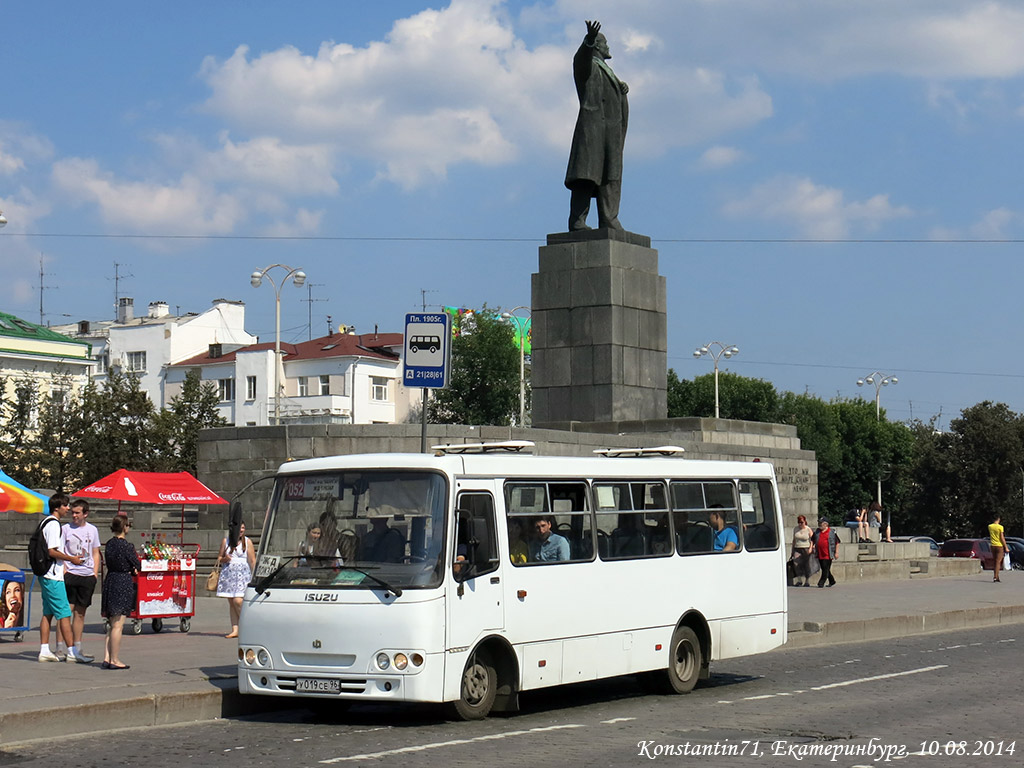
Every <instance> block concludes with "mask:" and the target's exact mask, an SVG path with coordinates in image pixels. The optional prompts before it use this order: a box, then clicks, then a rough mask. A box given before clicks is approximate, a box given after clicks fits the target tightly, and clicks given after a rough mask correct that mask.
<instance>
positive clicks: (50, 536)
mask: <svg viewBox="0 0 1024 768" xmlns="http://www.w3.org/2000/svg"><path fill="white" fill-rule="evenodd" d="M68 501H69V500H68V497H67V496H65V495H64V494H63V493H55V494H54V495H53V496H51V497H50V514H49V516H47V518H46V519H45V520H43V522H42V523H40V525H41V526H42V531H43V538H44V539H46V547H47V549H49V550H50V557H52V558H53V565H51V566H50V570H48V571H47V572H46V573H45V574H43V577H42V578H41V579H40V580H39V586H40V589H41V590H42V595H43V618H42V619H41V620H40V622H39V643H40V646H39V660H40V661H64V660H65V659H64V658H61V657H60V656H58V655H57V654H56V653H54V652H53V651H51V650H50V625H51V623H53V621H56V622H57V631H58V632H59V633H60V636H61V637H62V638H63V639H64V642H65V643H66V644H67V646H68V654H67V657H66V658H67V660H68V661H78V662H81V663H86V664H87V663H88V662H87V661H86V660H85V659H84V658H81V657H79V656H77V655H76V654H75V649H74V639H73V637H72V636H71V606H70V605H68V593H67V590H65V589H64V563H74V564H75V565H81V564H82V558H81V557H79V556H78V555H68V554H65V552H64V549H63V544H62V543H61V530H60V521H61V518H63V517H64V516H65V515H66V514H67V513H68V509H69V507H68ZM54 520H56V521H57V523H56V525H55V524H54V523H53V521H54Z"/></svg>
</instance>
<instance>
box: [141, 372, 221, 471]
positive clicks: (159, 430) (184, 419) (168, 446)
mask: <svg viewBox="0 0 1024 768" xmlns="http://www.w3.org/2000/svg"><path fill="white" fill-rule="evenodd" d="M219 401H220V397H219V395H218V393H217V388H216V387H214V386H213V384H212V383H211V382H209V381H207V382H205V383H204V382H202V381H201V380H200V378H199V372H198V371H196V370H190V371H189V372H188V373H186V374H185V382H184V384H183V385H182V388H181V392H180V393H178V394H177V395H175V396H174V397H173V398H172V399H171V403H170V407H169V408H167V409H165V410H162V411H158V412H156V413H155V414H154V417H153V419H154V429H155V435H156V438H157V439H156V443H155V446H156V448H157V451H156V453H157V455H156V457H155V459H154V461H155V464H156V465H157V467H158V469H159V470H160V471H163V472H182V471H184V472H191V473H192V474H193V475H194V474H196V470H197V467H196V464H197V461H198V459H197V449H196V446H197V443H198V442H199V430H201V429H210V428H212V427H222V426H224V425H225V424H226V423H227V422H226V421H225V420H224V418H223V417H222V416H221V415H220V413H219V412H218V410H217V404H218V402H219Z"/></svg>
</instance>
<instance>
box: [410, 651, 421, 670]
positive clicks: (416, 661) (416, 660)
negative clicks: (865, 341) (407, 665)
mask: <svg viewBox="0 0 1024 768" xmlns="http://www.w3.org/2000/svg"><path fill="white" fill-rule="evenodd" d="M412 665H413V666H414V667H422V666H423V655H422V654H420V653H414V654H413V655H412Z"/></svg>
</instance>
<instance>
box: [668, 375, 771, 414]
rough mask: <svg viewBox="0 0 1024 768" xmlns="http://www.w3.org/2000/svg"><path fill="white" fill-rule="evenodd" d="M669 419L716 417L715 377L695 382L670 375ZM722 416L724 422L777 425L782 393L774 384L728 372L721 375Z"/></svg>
mask: <svg viewBox="0 0 1024 768" xmlns="http://www.w3.org/2000/svg"><path fill="white" fill-rule="evenodd" d="M667 396H668V416H669V418H679V417H685V416H714V414H715V375H714V373H707V374H704V375H703V376H697V377H695V378H694V379H693V381H688V380H686V379H680V378H679V377H678V376H677V375H676V372H675V371H674V370H672V369H671V368H670V369H669V371H668V392H667ZM718 400H719V408H718V410H719V414H720V415H721V417H722V418H723V419H742V420H744V421H766V422H774V421H776V420H777V419H778V410H779V393H778V392H777V391H776V390H775V387H774V386H773V385H772V383H771V382H768V381H764V380H763V379H752V378H749V377H747V376H740V375H739V374H736V373H729V372H728V371H720V372H719V374H718Z"/></svg>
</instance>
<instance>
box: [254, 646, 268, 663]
mask: <svg viewBox="0 0 1024 768" xmlns="http://www.w3.org/2000/svg"><path fill="white" fill-rule="evenodd" d="M256 661H258V662H259V663H260V666H261V667H265V666H267V665H268V664H270V654H269V653H267V652H266V651H265V650H264V649H263V648H260V652H259V653H257V654H256Z"/></svg>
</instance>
